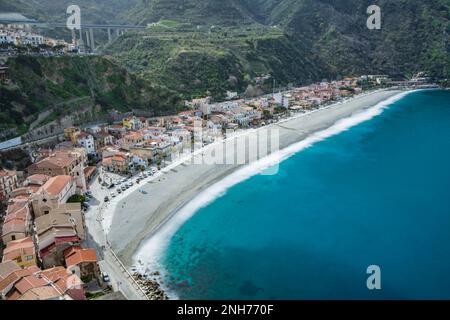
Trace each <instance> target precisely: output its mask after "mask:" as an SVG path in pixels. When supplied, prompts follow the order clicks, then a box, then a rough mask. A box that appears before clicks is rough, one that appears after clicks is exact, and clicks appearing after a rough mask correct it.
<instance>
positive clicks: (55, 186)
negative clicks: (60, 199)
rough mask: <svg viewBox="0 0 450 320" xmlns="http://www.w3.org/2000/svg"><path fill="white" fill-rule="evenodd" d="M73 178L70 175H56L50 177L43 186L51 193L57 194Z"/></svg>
mask: <svg viewBox="0 0 450 320" xmlns="http://www.w3.org/2000/svg"><path fill="white" fill-rule="evenodd" d="M73 180H74V178H73V177H71V176H56V177H53V178H50V180H48V181H47V182H46V183H45V184H44V186H43V188H44V189H45V191H47V192H48V193H49V194H51V195H58V194H59V193H61V191H62V190H63V189H64V188H65V187H66V186H67V185H68V184H70V183H72V182H73Z"/></svg>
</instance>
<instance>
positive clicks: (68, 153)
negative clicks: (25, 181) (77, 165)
mask: <svg viewBox="0 0 450 320" xmlns="http://www.w3.org/2000/svg"><path fill="white" fill-rule="evenodd" d="M78 156H79V153H78V149H73V148H71V149H67V150H65V149H61V150H57V151H55V152H54V153H52V154H51V155H50V156H49V157H47V158H45V159H43V160H41V161H39V162H37V163H34V164H32V165H31V166H30V167H29V170H30V169H31V171H33V169H36V168H38V169H39V168H50V169H52V168H53V169H56V168H65V167H67V166H69V165H71V164H72V163H73V162H75V161H76V160H77V157H78Z"/></svg>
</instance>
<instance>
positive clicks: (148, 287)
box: [133, 272, 169, 300]
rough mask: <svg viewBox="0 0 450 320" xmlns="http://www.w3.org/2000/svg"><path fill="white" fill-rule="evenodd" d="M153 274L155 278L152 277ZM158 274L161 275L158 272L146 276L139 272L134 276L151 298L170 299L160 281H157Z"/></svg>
mask: <svg viewBox="0 0 450 320" xmlns="http://www.w3.org/2000/svg"><path fill="white" fill-rule="evenodd" d="M152 276H153V278H152ZM156 276H159V273H158V272H155V273H153V274H151V275H148V276H144V275H142V274H140V273H139V272H135V273H134V274H133V278H134V279H135V280H136V282H137V283H138V284H139V286H140V287H141V288H142V289H143V290H144V292H145V294H146V295H147V297H148V298H149V299H150V300H169V297H168V296H167V295H166V293H165V292H164V290H163V289H162V288H161V286H160V284H159V283H158V281H156V278H155V277H156Z"/></svg>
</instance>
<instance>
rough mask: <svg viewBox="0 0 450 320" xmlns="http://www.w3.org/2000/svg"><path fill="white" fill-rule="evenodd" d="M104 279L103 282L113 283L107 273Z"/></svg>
mask: <svg viewBox="0 0 450 320" xmlns="http://www.w3.org/2000/svg"><path fill="white" fill-rule="evenodd" d="M102 278H103V281H104V282H106V283H108V282H110V281H111V279H110V278H109V275H108V274H107V273H104V274H103V276H102Z"/></svg>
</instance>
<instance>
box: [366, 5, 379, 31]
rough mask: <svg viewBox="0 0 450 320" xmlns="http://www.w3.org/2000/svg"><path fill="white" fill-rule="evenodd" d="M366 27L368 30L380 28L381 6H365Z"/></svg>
mask: <svg viewBox="0 0 450 320" xmlns="http://www.w3.org/2000/svg"><path fill="white" fill-rule="evenodd" d="M367 14H369V18H367V28H368V29H369V30H380V29H381V8H380V7H379V6H377V5H371V6H369V7H368V8H367Z"/></svg>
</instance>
